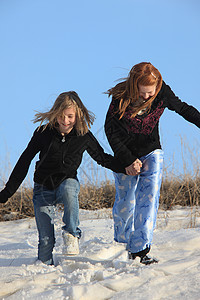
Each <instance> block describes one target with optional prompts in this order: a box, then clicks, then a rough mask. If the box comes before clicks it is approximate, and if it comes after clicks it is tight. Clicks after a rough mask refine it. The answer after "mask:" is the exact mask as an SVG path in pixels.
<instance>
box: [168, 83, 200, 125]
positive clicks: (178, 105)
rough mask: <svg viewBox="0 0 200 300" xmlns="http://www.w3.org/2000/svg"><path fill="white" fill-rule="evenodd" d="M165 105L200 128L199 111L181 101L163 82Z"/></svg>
mask: <svg viewBox="0 0 200 300" xmlns="http://www.w3.org/2000/svg"><path fill="white" fill-rule="evenodd" d="M163 94H164V98H165V100H166V106H167V108H168V109H170V110H172V111H175V112H176V113H178V114H179V115H181V116H182V117H183V118H184V119H185V120H187V121H188V122H190V123H193V124H195V125H196V126H197V127H199V128H200V112H199V111H198V110H197V109H196V108H195V107H193V106H191V105H188V104H187V103H185V102H182V101H181V100H180V99H179V98H178V97H177V96H176V95H175V94H174V92H173V91H172V90H171V88H170V87H169V86H168V85H166V84H165V83H164V89H163Z"/></svg>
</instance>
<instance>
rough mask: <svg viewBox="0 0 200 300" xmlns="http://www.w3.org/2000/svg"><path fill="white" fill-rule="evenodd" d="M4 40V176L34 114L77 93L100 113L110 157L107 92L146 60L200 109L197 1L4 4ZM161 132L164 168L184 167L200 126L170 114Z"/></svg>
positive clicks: (0, 21)
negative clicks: (185, 149) (183, 145)
mask: <svg viewBox="0 0 200 300" xmlns="http://www.w3.org/2000/svg"><path fill="white" fill-rule="evenodd" d="M0 41H1V47H0V101H1V110H0V139H1V146H0V167H1V172H0V173H1V175H2V174H5V175H6V178H7V176H8V174H9V173H10V172H9V170H10V168H11V169H12V167H13V166H14V165H15V163H16V161H17V159H18V157H19V155H20V154H21V153H22V151H23V150H24V149H25V147H26V145H27V143H28V141H29V139H30V138H31V136H32V133H33V131H34V129H35V128H36V125H35V124H33V123H32V122H31V120H32V119H33V118H34V113H35V112H34V111H36V110H38V111H45V110H46V109H49V108H50V107H51V106H52V104H53V102H54V100H55V98H56V97H57V95H58V94H60V93H61V92H63V91H68V90H76V91H77V92H78V94H79V96H80V98H81V99H82V100H83V102H84V104H85V105H86V106H87V108H88V109H90V110H91V111H93V112H94V113H95V115H96V120H95V123H94V125H93V127H92V131H93V133H94V134H95V135H96V133H97V132H100V134H98V135H96V136H97V138H99V141H100V143H101V144H102V145H103V146H104V148H105V150H106V151H107V152H108V151H110V153H111V150H110V148H109V146H108V144H107V142H106V139H105V136H104V135H103V128H102V127H103V124H104V120H105V114H106V111H107V109H108V106H109V102H110V100H109V99H108V98H107V96H106V95H104V94H103V92H104V91H106V90H107V89H109V88H110V87H112V86H113V85H115V84H116V80H117V79H119V78H123V77H126V76H127V74H128V71H129V69H130V68H131V67H132V66H133V65H134V64H136V63H139V62H141V61H150V62H151V63H152V64H153V65H155V67H157V68H158V69H159V70H160V72H161V74H162V76H163V79H164V80H165V82H166V83H168V84H169V85H170V86H171V88H172V90H173V91H174V92H175V94H176V95H178V96H179V97H180V98H181V99H182V100H183V101H186V102H187V103H189V104H192V105H193V106H195V107H196V108H197V109H200V104H199V79H200V72H199V70H200V59H199V55H200V1H199V0H187V1H186V0H167V1H164V0H152V1H149V0H101V1H94V0H76V1H68V0H56V1H55V0H54V1H53V0H1V1H0ZM160 131H161V137H162V144H163V148H164V151H165V164H166V165H170V161H171V160H173V155H174V153H176V154H175V164H177V165H178V163H179V161H180V160H179V157H180V156H181V153H180V136H182V137H184V138H187V142H188V144H189V145H190V147H191V148H192V147H193V146H194V143H196V142H197V143H198V140H199V130H198V128H196V127H195V126H194V125H191V124H189V123H188V122H186V121H185V120H184V119H182V118H181V117H180V116H179V115H177V114H176V113H174V112H170V111H167V110H166V111H165V113H164V116H162V118H161V122H160ZM33 167H34V163H33V164H32V166H31V169H30V176H31V177H32V173H33ZM175 168H176V166H175ZM6 170H7V171H6ZM6 172H8V173H7V174H6Z"/></svg>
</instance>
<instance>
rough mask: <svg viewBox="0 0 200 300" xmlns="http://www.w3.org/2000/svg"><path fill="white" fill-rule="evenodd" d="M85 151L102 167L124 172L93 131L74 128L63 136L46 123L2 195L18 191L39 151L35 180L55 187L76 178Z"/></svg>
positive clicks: (38, 130) (28, 147)
mask: <svg viewBox="0 0 200 300" xmlns="http://www.w3.org/2000/svg"><path fill="white" fill-rule="evenodd" d="M84 151H87V152H88V153H89V155H90V156H91V157H92V158H93V159H94V160H95V161H96V162H97V163H98V164H100V165H101V166H103V167H106V168H108V169H111V170H112V171H115V172H122V173H125V169H124V168H123V167H122V166H121V164H120V162H119V161H117V160H116V159H114V158H113V156H111V155H109V154H106V153H105V152H104V150H103V148H102V147H101V146H100V144H99V143H98V141H97V140H96V138H95V137H94V135H93V134H92V133H91V131H88V133H86V134H85V135H83V136H80V135H77V132H76V130H75V129H72V131H71V132H70V133H69V134H67V135H65V137H63V136H62V135H61V134H60V133H59V132H58V130H57V129H56V128H50V127H49V126H47V128H46V129H45V130H44V126H42V127H41V128H39V129H36V130H35V132H34V134H33V136H32V138H31V140H30V142H29V144H28V146H27V147H26V149H25V150H24V152H23V153H22V155H21V156H20V158H19V160H18V162H17V164H16V165H15V167H14V169H13V171H12V173H11V175H10V178H9V180H8V182H7V184H6V186H5V188H4V190H3V191H1V193H0V198H5V201H6V198H10V197H11V196H12V195H13V194H14V193H15V192H16V190H17V189H18V187H19V186H20V184H21V183H22V181H23V180H24V178H25V176H26V175H27V172H28V169H29V166H30V163H31V161H32V159H33V158H34V157H35V155H36V154H37V153H39V161H38V162H36V167H35V172H34V182H37V183H39V184H42V185H44V186H46V187H47V188H49V189H55V188H56V187H58V186H59V184H60V183H61V182H62V181H63V180H65V179H66V178H76V176H77V169H78V167H79V166H80V164H81V161H82V156H83V152H84ZM5 201H3V200H2V201H1V202H5Z"/></svg>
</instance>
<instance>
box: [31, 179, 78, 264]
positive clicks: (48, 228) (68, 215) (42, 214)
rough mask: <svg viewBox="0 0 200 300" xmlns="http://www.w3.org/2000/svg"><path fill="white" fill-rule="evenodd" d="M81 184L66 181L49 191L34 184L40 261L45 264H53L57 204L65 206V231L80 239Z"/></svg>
mask: <svg viewBox="0 0 200 300" xmlns="http://www.w3.org/2000/svg"><path fill="white" fill-rule="evenodd" d="M79 191H80V184H79V182H78V180H77V179H73V178H68V179H66V180H64V181H63V182H62V183H61V184H60V186H59V187H58V188H56V189H55V190H49V189H47V188H45V187H44V186H43V185H40V184H38V183H35V184H34V189H33V204H34V211H35V219H36V224H37V229H38V234H39V244H38V259H39V260H41V261H42V262H43V263H45V264H48V265H51V264H53V256H52V252H53V248H54V245H55V233H54V208H55V206H56V204H58V203H63V204H64V214H63V223H64V226H63V227H62V229H63V230H65V231H67V232H69V233H71V234H72V235H74V236H77V237H79V238H80V236H81V230H80V229H79V228H78V226H79V202H78V194H79Z"/></svg>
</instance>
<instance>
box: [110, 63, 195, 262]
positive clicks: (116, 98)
mask: <svg viewBox="0 0 200 300" xmlns="http://www.w3.org/2000/svg"><path fill="white" fill-rule="evenodd" d="M107 93H108V95H109V96H112V101H111V104H110V107H109V110H108V113H107V117H106V122H105V131H106V135H107V138H108V141H109V143H110V146H111V148H112V150H113V152H114V156H115V157H116V158H117V159H119V161H120V162H121V163H122V165H123V167H125V169H126V174H128V175H125V174H119V173H118V174H117V173H114V176H115V186H116V198H115V203H114V206H113V219H114V239H115V241H117V242H121V243H126V244H127V250H128V253H129V258H131V259H135V258H136V257H137V256H138V257H140V262H141V263H143V264H150V263H155V262H157V260H156V259H154V258H151V257H150V256H148V255H147V253H148V252H149V251H150V246H151V242H152V237H153V230H154V228H155V225H156V216H157V210H158V205H159V196H160V186H161V179H162V168H163V151H162V149H161V144H160V138H159V128H158V125H159V119H160V117H161V115H162V114H163V112H164V109H165V108H168V109H170V110H173V111H175V112H177V113H178V114H179V115H181V116H182V117H183V118H184V119H186V120H187V121H189V122H191V123H193V124H195V125H196V126H197V127H200V113H199V111H198V110H197V109H195V108H194V107H193V106H190V105H188V104H187V103H185V102H182V101H181V100H180V99H179V98H178V97H176V96H175V94H174V93H173V92H172V90H171V89H170V87H169V86H168V85H166V84H165V82H164V81H163V80H162V76H161V74H160V72H159V71H158V70H157V69H156V68H155V67H154V66H153V65H152V64H151V63H149V62H142V63H139V64H136V65H135V66H133V68H132V69H131V70H130V72H129V75H128V77H127V79H125V80H124V81H122V82H120V83H119V84H117V85H116V86H114V87H113V88H111V89H109V90H108V92H107Z"/></svg>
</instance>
